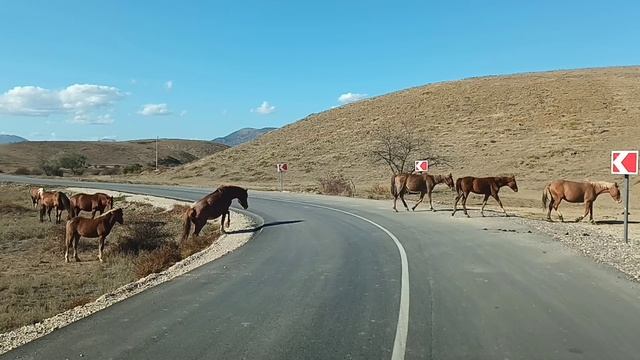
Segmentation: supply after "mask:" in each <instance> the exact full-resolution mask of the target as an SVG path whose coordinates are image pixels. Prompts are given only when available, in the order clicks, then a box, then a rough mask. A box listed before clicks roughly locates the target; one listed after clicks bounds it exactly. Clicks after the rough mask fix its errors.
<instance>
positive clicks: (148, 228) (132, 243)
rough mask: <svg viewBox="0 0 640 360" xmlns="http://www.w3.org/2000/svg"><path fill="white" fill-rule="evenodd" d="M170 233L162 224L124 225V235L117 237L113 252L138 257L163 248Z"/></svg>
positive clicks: (141, 223)
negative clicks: (141, 253)
mask: <svg viewBox="0 0 640 360" xmlns="http://www.w3.org/2000/svg"><path fill="white" fill-rule="evenodd" d="M170 237H171V233H169V232H168V231H167V229H166V228H165V224H164V223H163V222H157V221H156V222H153V221H143V222H136V223H132V224H130V225H126V229H125V231H124V234H122V235H120V236H119V237H118V240H117V242H116V244H115V245H114V249H115V251H117V252H119V253H122V254H126V255H138V254H139V253H140V252H142V251H147V252H149V251H154V250H157V249H159V248H161V247H162V246H164V245H165V244H166V243H167V242H168V239H169V238H170Z"/></svg>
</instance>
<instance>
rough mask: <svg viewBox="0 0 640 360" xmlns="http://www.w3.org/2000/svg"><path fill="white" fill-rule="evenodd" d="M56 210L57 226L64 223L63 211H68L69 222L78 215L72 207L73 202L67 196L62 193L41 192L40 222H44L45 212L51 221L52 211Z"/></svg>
mask: <svg viewBox="0 0 640 360" xmlns="http://www.w3.org/2000/svg"><path fill="white" fill-rule="evenodd" d="M53 209H56V224H59V223H60V222H61V221H62V211H63V210H66V211H67V220H70V219H71V218H73V217H74V216H76V213H75V211H74V209H73V207H71V202H70V201H69V198H68V197H67V195H66V194H65V193H63V192H61V191H53V192H48V191H42V192H40V222H42V221H44V214H45V212H46V213H47V215H48V216H49V221H51V210H53Z"/></svg>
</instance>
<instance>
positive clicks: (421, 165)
mask: <svg viewBox="0 0 640 360" xmlns="http://www.w3.org/2000/svg"><path fill="white" fill-rule="evenodd" d="M415 170H416V171H427V170H429V161H428V160H416V163H415Z"/></svg>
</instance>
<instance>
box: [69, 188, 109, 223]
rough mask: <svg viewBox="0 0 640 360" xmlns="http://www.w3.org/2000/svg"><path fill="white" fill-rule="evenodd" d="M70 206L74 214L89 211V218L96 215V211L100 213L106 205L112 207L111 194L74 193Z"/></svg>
mask: <svg viewBox="0 0 640 360" xmlns="http://www.w3.org/2000/svg"><path fill="white" fill-rule="evenodd" d="M71 206H72V207H73V209H74V210H75V212H76V214H78V215H80V211H91V218H92V219H93V218H95V217H96V212H98V211H99V212H100V215H102V213H103V212H104V210H105V209H106V208H107V207H108V208H109V209H113V196H109V195H107V194H104V193H95V194H75V195H73V196H72V197H71Z"/></svg>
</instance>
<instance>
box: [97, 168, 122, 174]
mask: <svg viewBox="0 0 640 360" xmlns="http://www.w3.org/2000/svg"><path fill="white" fill-rule="evenodd" d="M120 174H122V169H120V168H117V167H112V168H105V169H102V170H100V175H120Z"/></svg>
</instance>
